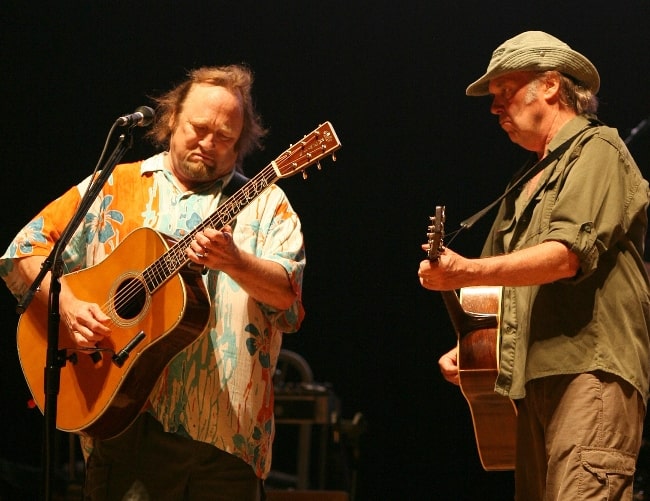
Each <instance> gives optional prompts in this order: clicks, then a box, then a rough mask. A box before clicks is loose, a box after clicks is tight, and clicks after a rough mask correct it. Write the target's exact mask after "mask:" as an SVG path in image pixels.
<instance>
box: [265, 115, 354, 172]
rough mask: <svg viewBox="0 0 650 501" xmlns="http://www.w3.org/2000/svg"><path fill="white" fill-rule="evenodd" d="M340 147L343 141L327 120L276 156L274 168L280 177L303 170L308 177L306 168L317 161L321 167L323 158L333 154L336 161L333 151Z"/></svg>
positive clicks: (273, 163)
mask: <svg viewBox="0 0 650 501" xmlns="http://www.w3.org/2000/svg"><path fill="white" fill-rule="evenodd" d="M340 147H341V142H340V141H339V138H338V137H337V135H336V132H335V131H334V127H332V124H331V123H330V122H325V123H323V124H321V125H319V126H318V127H317V128H316V129H314V130H313V131H312V132H310V133H309V134H307V135H306V136H305V137H303V138H302V139H301V140H300V141H299V142H297V143H296V144H292V145H291V146H290V147H289V148H288V149H287V150H286V151H285V152H284V153H282V155H280V156H279V157H278V158H276V159H275V160H274V161H273V162H272V165H273V169H274V170H275V172H276V174H277V175H278V176H279V177H289V176H293V175H294V174H297V173H298V172H302V173H303V177H305V178H306V177H307V174H306V172H304V171H305V169H306V168H307V167H309V166H310V165H313V164H315V163H318V168H319V169H320V160H321V159H322V158H324V157H326V156H329V155H332V160H333V161H336V157H335V156H334V154H333V153H334V152H335V151H336V150H338V149H339V148H340Z"/></svg>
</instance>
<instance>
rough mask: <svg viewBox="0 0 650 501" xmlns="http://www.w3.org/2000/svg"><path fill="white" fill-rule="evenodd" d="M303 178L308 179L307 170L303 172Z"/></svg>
mask: <svg viewBox="0 0 650 501" xmlns="http://www.w3.org/2000/svg"><path fill="white" fill-rule="evenodd" d="M302 178H303V179H307V171H306V170H304V171H302Z"/></svg>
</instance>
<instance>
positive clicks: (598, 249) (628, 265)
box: [482, 116, 650, 400]
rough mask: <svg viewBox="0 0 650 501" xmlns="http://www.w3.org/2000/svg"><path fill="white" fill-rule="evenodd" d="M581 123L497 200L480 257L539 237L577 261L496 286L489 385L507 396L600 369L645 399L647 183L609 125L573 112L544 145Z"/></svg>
mask: <svg viewBox="0 0 650 501" xmlns="http://www.w3.org/2000/svg"><path fill="white" fill-rule="evenodd" d="M581 129H584V131H583V132H582V133H580V134H579V135H578V136H577V137H575V138H574V139H573V140H572V144H571V145H570V146H569V148H568V149H567V150H566V151H565V152H564V153H563V154H562V155H561V156H560V157H559V159H557V160H555V161H552V162H551V163H550V164H549V165H548V166H547V167H546V168H545V169H544V172H543V174H542V176H541V178H540V181H539V183H538V185H537V187H536V189H535V190H534V192H533V193H532V196H531V197H530V198H529V199H524V198H523V197H524V196H525V195H524V194H523V193H524V192H525V190H524V191H523V192H520V191H518V190H513V193H511V194H510V195H509V196H508V197H506V198H505V199H504V201H503V202H502V203H501V206H500V208H499V212H498V215H497V217H496V220H495V222H494V224H493V226H492V229H491V231H490V234H489V236H488V239H487V242H486V244H485V247H484V248H483V253H482V255H483V256H490V255H499V254H503V253H508V252H512V251H516V250H519V249H524V248H527V247H532V246H534V245H536V244H540V243H542V242H545V241H549V240H554V241H559V242H562V243H564V244H565V245H566V246H567V247H568V248H569V249H570V250H571V251H573V252H574V253H575V254H576V255H577V256H578V257H579V259H580V270H579V272H578V273H577V275H576V276H575V277H573V278H571V279H567V280H558V281H556V282H553V283H550V284H546V285H541V286H540V285H535V286H527V287H504V288H503V305H502V315H501V330H500V332H501V353H500V355H501V357H500V366H499V375H498V377H497V381H496V387H495V390H496V391H497V392H498V393H500V394H503V395H508V396H509V397H511V398H513V399H518V398H523V397H524V396H525V384H526V383H527V382H528V381H530V380H532V379H537V378H541V377H545V376H550V375H558V374H575V373H582V372H589V371H595V370H602V371H605V372H608V373H612V374H616V375H618V376H620V377H622V378H623V379H625V380H626V381H628V382H630V383H631V384H632V385H633V386H634V387H635V388H636V389H637V390H638V391H639V392H640V394H641V395H642V396H643V398H644V400H647V398H648V379H649V374H648V373H649V371H650V367H649V366H650V340H649V326H650V306H649V305H650V301H649V297H648V293H649V284H648V276H647V273H646V269H645V265H644V262H643V257H642V256H643V248H644V243H645V233H646V228H647V206H648V183H647V181H646V180H645V179H643V177H642V175H641V172H640V171H639V169H638V167H637V165H636V164H635V162H634V160H633V159H632V157H631V155H630V153H629V152H628V150H627V148H626V147H625V144H624V143H623V141H622V140H621V138H620V136H619V135H618V133H617V131H616V130H615V129H612V128H609V127H606V126H603V125H598V126H593V125H592V126H590V122H589V121H588V119H587V118H586V117H583V116H579V117H576V118H574V119H572V120H571V121H570V122H569V123H567V124H566V125H565V126H564V127H563V128H562V129H561V130H560V131H559V133H558V134H557V135H556V136H555V137H554V138H553V140H552V141H551V143H550V145H549V151H552V150H554V149H556V148H557V147H559V146H560V145H561V144H562V143H563V142H564V141H565V140H567V139H569V138H571V137H572V136H574V135H575V134H576V133H578V132H580V130H581Z"/></svg>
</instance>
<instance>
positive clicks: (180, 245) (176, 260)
mask: <svg viewBox="0 0 650 501" xmlns="http://www.w3.org/2000/svg"><path fill="white" fill-rule="evenodd" d="M311 135H312V136H316V137H319V135H318V134H317V133H316V132H313V133H311ZM312 140H313V137H311V138H309V140H308V138H307V136H306V137H305V138H304V139H303V140H302V141H301V142H300V143H299V145H298V146H299V147H298V149H297V150H296V151H298V152H301V153H302V154H300V155H298V158H297V159H294V160H292V161H291V162H289V163H300V162H303V161H304V159H305V158H308V159H309V163H307V164H306V165H305V167H307V166H309V165H312V164H313V163H316V162H317V161H319V160H320V159H322V158H324V157H325V156H327V155H328V152H327V149H326V146H325V145H324V144H323V145H322V148H323V151H322V152H321V154H320V155H318V156H317V157H316V158H313V159H311V158H309V157H310V153H309V152H307V153H304V152H305V147H306V146H307V145H309V144H310V143H311V141H312ZM292 148H293V147H291V148H289V149H288V150H285V152H284V153H283V154H282V155H280V157H278V158H281V157H282V156H283V155H285V154H286V153H289V158H291V157H292V156H295V152H292V151H291V149H292ZM276 162H277V160H276ZM276 165H277V163H276ZM278 168H280V167H278ZM274 171H275V169H274V168H273V164H272V163H271V164H268V165H267V166H266V167H265V168H263V169H262V170H261V171H260V172H259V173H258V174H257V175H256V176H254V177H253V178H252V179H251V181H250V182H249V183H247V185H250V188H251V190H246V189H242V190H240V191H239V192H237V193H236V194H235V195H233V196H232V197H230V198H229V199H228V200H227V201H226V202H225V203H224V209H228V210H224V211H217V212H215V213H213V214H211V215H210V216H208V218H206V220H204V221H203V222H202V223H201V224H199V226H197V227H196V228H195V229H193V230H192V231H190V232H189V233H188V234H187V235H186V236H185V237H183V238H182V239H181V240H179V241H178V242H177V243H176V244H175V245H174V246H172V248H170V249H169V250H168V251H166V252H165V253H163V255H162V256H160V257H159V258H158V259H157V260H156V261H154V262H153V263H152V264H151V265H149V266H148V267H147V268H145V269H144V270H143V272H142V273H139V274H136V275H134V276H133V277H132V281H131V282H130V283H129V284H128V285H127V286H126V287H125V288H124V289H122V290H120V291H118V292H117V294H116V296H115V301H114V302H112V301H110V300H109V301H107V302H106V303H104V305H103V306H102V310H103V311H108V312H109V313H112V314H113V315H109V316H111V317H112V318H114V317H118V316H119V315H118V314H117V311H119V310H120V308H122V307H124V306H125V305H128V304H129V303H130V302H131V300H132V299H134V298H136V297H137V296H138V295H139V294H141V293H142V291H143V289H144V290H145V293H146V294H151V293H153V292H155V291H156V290H157V289H158V288H159V287H160V286H161V285H162V284H164V283H165V282H166V281H167V280H169V279H170V278H171V277H172V276H173V275H174V274H175V273H176V272H177V271H178V270H180V269H181V268H182V267H183V266H184V265H185V264H186V263H187V262H188V261H189V258H187V255H186V254H185V250H186V249H187V247H188V246H189V241H191V240H192V239H193V238H194V235H195V234H196V233H197V232H198V231H201V230H202V229H205V228H207V227H215V226H216V225H214V224H212V226H210V224H208V223H215V222H218V220H219V219H220V218H219V217H218V216H219V215H220V212H221V213H225V214H230V213H232V212H233V210H234V209H235V207H234V206H237V207H239V206H241V205H242V204H243V205H244V207H245V206H246V205H248V204H249V203H250V202H252V201H253V200H254V199H255V198H257V197H258V196H259V195H260V194H261V193H262V192H263V191H265V190H266V189H267V188H268V187H270V186H271V185H272V184H274V183H275V181H277V179H278V178H279V177H281V176H275V179H270V178H269V179H267V176H268V174H272V173H274ZM255 181H259V182H261V181H264V182H265V184H264V186H263V187H262V188H261V189H259V186H258V183H256V182H255ZM252 188H255V189H256V190H257V193H255V192H254V191H253V190H252ZM251 191H253V196H251ZM238 212H239V211H238ZM233 218H234V216H231V217H230V218H229V219H228V222H230V221H232V219H233ZM225 224H227V223H225ZM225 224H224V225H222V226H221V227H223V226H225ZM179 249H181V250H180V251H179ZM180 252H182V258H181V256H180V255H179V254H180ZM169 256H171V259H168V257H169ZM170 261H171V262H172V265H173V266H174V267H175V269H174V270H173V272H172V273H169V271H170V268H169V262H170ZM162 263H167V264H165V265H163V264H162ZM163 266H164V268H166V269H167V272H168V273H167V277H166V278H164V279H163V280H162V281H160V280H159V283H157V285H156V286H155V287H154V288H153V289H152V290H151V291H149V287H148V284H147V280H146V276H150V277H151V278H152V281H153V278H156V277H158V278H159V279H160V277H161V273H160V272H161V269H162V268H163ZM163 271H164V270H163ZM111 305H115V306H114V307H113V306H111ZM112 323H113V325H117V322H115V321H112Z"/></svg>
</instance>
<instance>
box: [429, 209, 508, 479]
mask: <svg viewBox="0 0 650 501" xmlns="http://www.w3.org/2000/svg"><path fill="white" fill-rule="evenodd" d="M430 220H431V225H430V226H429V228H428V230H429V231H428V233H427V237H428V249H427V257H428V258H429V259H430V260H432V261H435V260H437V259H438V258H439V256H440V253H441V252H442V251H443V250H444V245H443V238H444V223H445V207H444V206H437V207H436V211H435V216H432V217H431V218H430ZM502 292H503V290H502V287H464V288H462V289H461V290H460V297H459V295H458V294H457V293H456V291H455V290H451V291H441V295H442V299H443V301H444V303H445V307H446V308H447V311H448V313H449V317H450V319H451V323H452V325H453V327H454V331H455V332H456V335H457V338H458V375H459V381H460V389H461V392H462V394H463V396H464V397H465V400H466V401H467V403H468V404H469V409H470V413H471V415H472V423H473V427H474V435H475V438H476V446H477V449H478V454H479V458H480V460H481V465H482V466H483V469H485V470H487V471H492V470H512V469H514V466H515V446H516V435H517V408H516V406H515V404H514V402H513V401H512V400H511V399H510V398H508V397H505V396H502V395H499V394H498V393H496V392H495V391H494V383H495V381H496V378H497V374H498V372H499V345H500V315H501V298H502Z"/></svg>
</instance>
